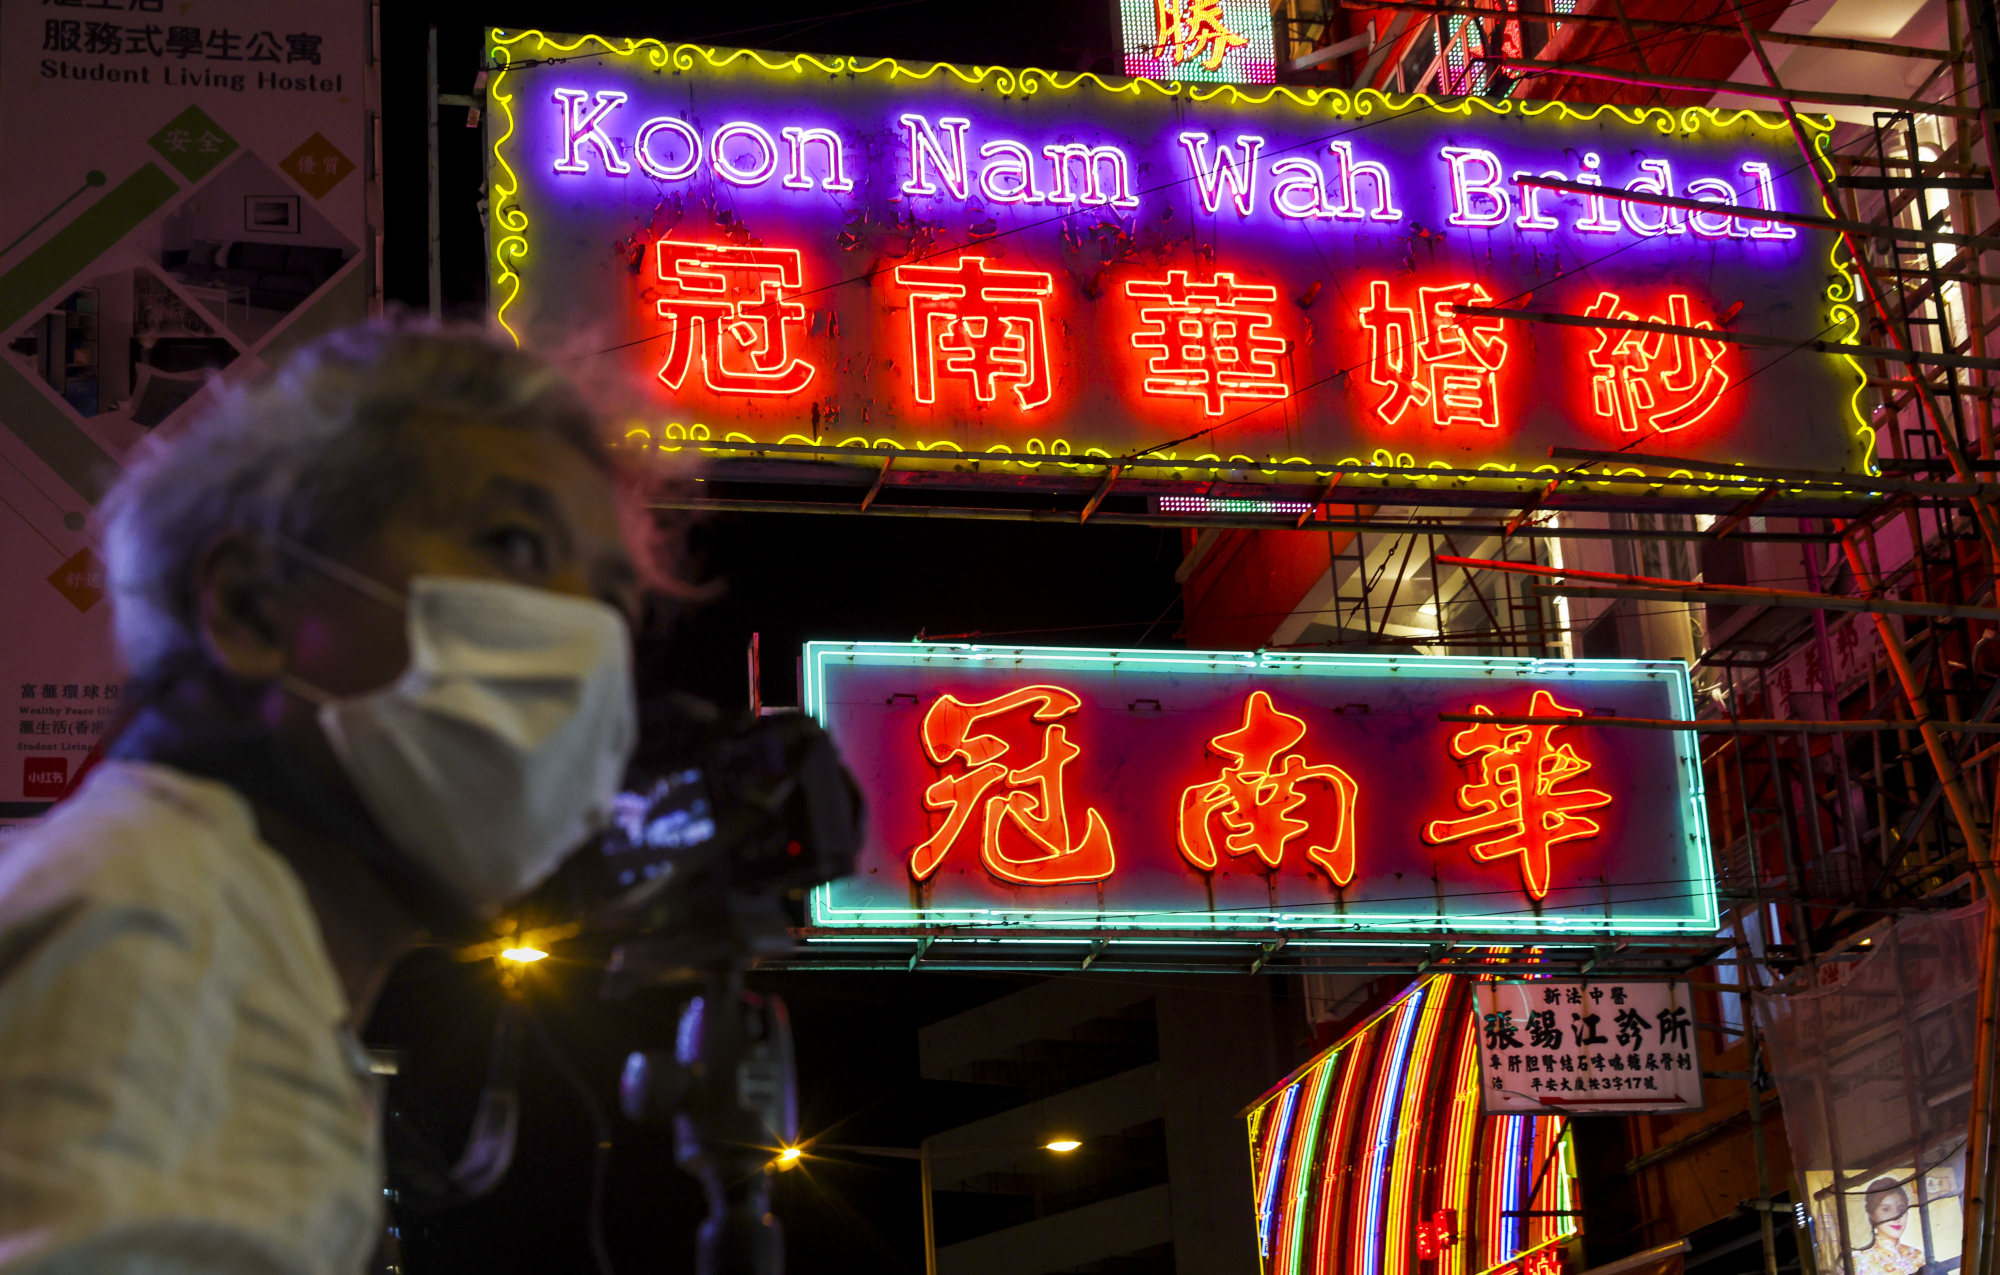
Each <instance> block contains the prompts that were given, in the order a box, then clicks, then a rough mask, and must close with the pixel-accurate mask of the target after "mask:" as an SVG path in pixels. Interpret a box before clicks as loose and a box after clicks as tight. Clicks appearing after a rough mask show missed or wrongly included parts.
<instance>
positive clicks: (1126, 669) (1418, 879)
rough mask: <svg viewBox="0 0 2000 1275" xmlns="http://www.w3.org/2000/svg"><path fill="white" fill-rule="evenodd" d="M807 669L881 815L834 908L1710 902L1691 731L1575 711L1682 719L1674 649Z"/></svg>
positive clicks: (1681, 910)
mask: <svg viewBox="0 0 2000 1275" xmlns="http://www.w3.org/2000/svg"><path fill="white" fill-rule="evenodd" d="M805 668H806V678H807V708H808V711H810V712H811V713H812V714H813V715H814V716H815V717H816V718H818V720H819V721H820V722H821V723H823V724H824V725H825V726H826V728H827V729H828V730H829V731H830V732H831V733H832V735H833V738H834V740H835V742H836V743H837V744H838V745H839V746H840V749H841V752H842V753H843V755H844V756H845V757H846V758H847V761H848V764H849V765H850V766H851V767H852V768H853V769H854V771H855V773H856V774H857V775H858V776H859V778H860V780H861V784H862V787H863V788H864V790H865V791H866V793H867V798H868V809H869V824H870V827H869V835H870V841H869V844H868V847H867V849H866V851H865V852H864V854H863V857H862V861H861V865H860V870H859V871H858V872H857V873H856V874H855V875H854V876H853V877H851V878H849V879H847V880H844V881H840V882H837V883H835V884H834V885H832V886H830V887H827V888H825V889H823V890H821V891H820V892H819V893H818V894H817V896H816V897H815V899H814V905H813V920H814V924H815V925H817V926H820V927H828V928H832V927H841V926H897V927H928V926H937V927H966V926H971V927H980V926H991V927H996V928H1005V929H1012V930H1017V931H1018V930H1021V929H1024V928H1028V929H1034V928H1043V929H1046V928H1056V929H1061V928H1087V929H1089V930H1091V931H1093V932H1099V931H1107V930H1121V929H1131V930H1147V929H1172V930H1178V931H1190V932H1198V933H1206V934H1215V935H1226V934H1227V933H1229V932H1231V931H1235V930H1244V929H1254V930H1258V931H1266V932H1267V931H1269V930H1270V929H1271V928H1273V927H1274V926H1275V927H1279V928H1294V929H1300V930H1321V931H1334V932H1337V931H1343V930H1345V931H1356V930H1362V931H1405V932H1413V933H1423V934H1430V933H1436V932H1440V931H1446V930H1449V931H1455V932H1458V933H1462V934H1487V933H1490V934H1494V935H1510V934H1522V933H1527V934H1537V935H1543V936H1553V935H1563V934H1631V935H1643V934H1672V933H1678V932H1686V931H1701V932H1712V931H1713V930H1714V927H1715V924H1716V921H1715V896H1714V889H1713V882H1712V880H1711V878H1710V875H1709V867H1708V864H1709V857H1708V837H1707V829H1706V825H1705V823H1704V821H1703V814H1702V807H1701V800H1702V798H1701V774H1700V768H1699V765H1698V764H1697V761H1696V753H1695V751H1694V748H1693V743H1692V740H1693V736H1692V735H1691V734H1689V733H1686V732H1654V731H1630V730H1619V729H1617V728H1615V727H1602V726H1592V725H1591V724H1590V722H1589V719H1590V718H1591V717H1592V716H1602V715H1611V716H1627V717H1650V718H1655V719H1657V718H1674V719H1683V720H1684V719H1685V718H1687V717H1688V716H1690V715H1691V708H1692V705H1691V702H1690V697H1689V690H1688V680H1687V671H1686V668H1685V666H1684V665H1681V664H1679V663H1676V662H1663V663H1653V662H1643V661H1631V660H1574V661H1570V660H1504V659H1456V658H1408V657H1397V656H1362V655H1354V656H1346V655H1299V656H1270V655H1264V656H1257V655H1249V654H1242V655H1238V654H1228V653H1207V652H1158V651H1151V652H1149V651H1108V650H1082V649H1068V648H1056V647H1039V648H996V647H965V646H932V645H922V644H903V643H834V642H816V643H812V644H810V645H808V647H807V648H806V663H805ZM1441 715H1445V716H1456V717H1460V718H1463V719H1465V720H1460V721H1447V720H1443V716H1441ZM1519 718H1529V719H1533V720H1531V721H1526V722H1523V721H1519V720H1514V719H1519Z"/></svg>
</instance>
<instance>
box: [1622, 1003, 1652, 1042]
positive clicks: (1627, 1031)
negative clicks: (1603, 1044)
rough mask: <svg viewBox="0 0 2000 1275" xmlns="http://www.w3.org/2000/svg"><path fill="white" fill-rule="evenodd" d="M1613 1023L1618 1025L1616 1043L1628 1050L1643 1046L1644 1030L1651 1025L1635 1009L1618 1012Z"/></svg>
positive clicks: (1650, 1022)
mask: <svg viewBox="0 0 2000 1275" xmlns="http://www.w3.org/2000/svg"><path fill="white" fill-rule="evenodd" d="M1613 1021H1614V1022H1616V1023H1617V1024H1618V1043H1619V1044H1621V1045H1624V1046H1627V1047H1628V1048H1629V1047H1630V1046H1632V1045H1640V1044H1644V1043H1645V1040H1646V1034H1645V1033H1646V1029H1647V1028H1648V1027H1651V1026H1652V1025H1653V1024H1652V1021H1651V1020H1649V1019H1648V1018H1647V1017H1646V1016H1645V1015H1644V1014H1642V1013H1640V1012H1639V1011H1638V1010H1636V1009H1621V1010H1619V1011H1618V1017H1617V1018H1616V1019H1614V1020H1613Z"/></svg>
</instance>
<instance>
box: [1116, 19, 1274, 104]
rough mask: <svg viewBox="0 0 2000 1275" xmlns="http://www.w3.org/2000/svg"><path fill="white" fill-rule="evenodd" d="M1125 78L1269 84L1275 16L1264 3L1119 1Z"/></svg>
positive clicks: (1272, 65)
mask: <svg viewBox="0 0 2000 1275" xmlns="http://www.w3.org/2000/svg"><path fill="white" fill-rule="evenodd" d="M1118 9H1119V17H1120V28H1121V33H1122V34H1123V36H1124V40H1125V74H1127V75H1144V76H1151V77H1153V78H1155V79H1162V80H1197V81H1209V82H1218V81H1220V82H1229V81H1233V82H1235V83H1238V84H1269V83H1270V82H1271V81H1272V80H1274V79H1276V78H1277V53H1276V49H1275V48H1274V41H1273V34H1272V30H1271V10H1270V7H1269V6H1268V5H1265V4H1263V3H1261V2H1260V0H1120V3H1119V7H1118Z"/></svg>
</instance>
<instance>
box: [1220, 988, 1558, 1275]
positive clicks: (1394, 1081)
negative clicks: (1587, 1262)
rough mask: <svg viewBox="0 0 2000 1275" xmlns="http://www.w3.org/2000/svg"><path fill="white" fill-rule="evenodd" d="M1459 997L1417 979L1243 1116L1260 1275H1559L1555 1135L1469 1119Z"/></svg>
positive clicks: (1473, 1019)
mask: <svg viewBox="0 0 2000 1275" xmlns="http://www.w3.org/2000/svg"><path fill="white" fill-rule="evenodd" d="M1474 987H1475V985H1474V984H1473V983H1472V982H1471V981H1470V980H1468V979H1466V978H1463V977H1455V976H1452V975H1435V974H1434V975H1432V976H1430V977H1429V978H1425V979H1421V980H1419V981H1418V982H1417V983H1416V984H1414V985H1413V986H1412V987H1410V989H1409V990H1408V991H1405V992H1404V993H1403V994H1402V995H1400V996H1398V997H1397V998H1396V999H1395V1000H1393V1001H1391V1002H1390V1003H1389V1004H1388V1005H1387V1006H1385V1007H1383V1009H1382V1010H1381V1011H1380V1012H1379V1013H1377V1014H1376V1015H1375V1016H1374V1017H1372V1018H1370V1019H1369V1020H1368V1021H1367V1022H1365V1023H1363V1024H1362V1025H1361V1026H1360V1027H1358V1028H1356V1029H1355V1030H1354V1031H1352V1032H1350V1033H1349V1034H1348V1035H1347V1036H1345V1037H1344V1038H1342V1039H1341V1040H1340V1041H1339V1042H1338V1043H1336V1044H1335V1045H1333V1046H1332V1047H1331V1048H1329V1049H1327V1050H1326V1051H1325V1052H1323V1053H1321V1054H1320V1055H1319V1056H1318V1057H1316V1058H1314V1059H1313V1060H1312V1061H1310V1062H1308V1063H1307V1064H1306V1065H1305V1066H1303V1067H1301V1068H1299V1069H1298V1070H1297V1071H1295V1072H1293V1073H1292V1074H1291V1075H1289V1076H1287V1077H1285V1079H1283V1080H1282V1081H1280V1082H1279V1083H1278V1084H1277V1085H1276V1086H1274V1087H1273V1088H1272V1089H1271V1090H1270V1091H1269V1092H1268V1093H1266V1094H1265V1095H1264V1097H1263V1098H1261V1099H1260V1100H1258V1102H1257V1103H1256V1104H1255V1105H1254V1106H1252V1107H1251V1109H1250V1112H1249V1116H1248V1120H1249V1132H1250V1162H1251V1181H1250V1190H1251V1202H1252V1207H1253V1208H1254V1210H1255V1212H1256V1219H1257V1242H1258V1256H1259V1258H1260V1265H1261V1269H1262V1270H1263V1271H1264V1272H1265V1275H1480V1273H1481V1272H1485V1273H1486V1275H1496V1273H1497V1272H1500V1271H1506V1272H1510V1273H1511V1275H1560V1272H1561V1269H1562V1268H1561V1258H1560V1256H1559V1249H1558V1247H1557V1246H1558V1245H1560V1244H1561V1243H1562V1242H1563V1241H1564V1240H1566V1239H1569V1238H1570V1237H1571V1236H1573V1235H1575V1234H1576V1229H1577V1228H1576V1217H1577V1213H1576V1212H1575V1210H1576V1182H1575V1179H1574V1177H1573V1176H1572V1170H1571V1167H1570V1165H1571V1157H1570V1156H1569V1155H1568V1154H1567V1150H1568V1148H1567V1147H1566V1145H1565V1144H1566V1142H1567V1139H1568V1136H1569V1132H1568V1120H1567V1119H1566V1118H1565V1117H1563V1116H1561V1115H1556V1114H1550V1115H1489V1114H1485V1113H1483V1112H1482V1111H1481V1110H1480V1101H1479V1095H1480V1089H1479V1056H1480V1055H1479V1019H1478V1017H1477V1015H1476V1014H1475V1012H1474V1008H1475V1007H1474V1002H1473V991H1474Z"/></svg>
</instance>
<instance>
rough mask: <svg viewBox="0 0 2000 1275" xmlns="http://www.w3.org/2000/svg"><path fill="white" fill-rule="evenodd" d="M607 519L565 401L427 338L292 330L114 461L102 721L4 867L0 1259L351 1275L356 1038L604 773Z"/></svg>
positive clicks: (604, 481)
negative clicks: (111, 682) (120, 712)
mask: <svg viewBox="0 0 2000 1275" xmlns="http://www.w3.org/2000/svg"><path fill="white" fill-rule="evenodd" d="M622 508H623V506H622V505H621V501H620V499H619V491H618V489H617V486H616V484H615V483H614V476H613V472H612V466H611V464H610V462H609V459H608V457H607V455H606V453H605V451H604V449H603V444H602V441H601V436H600V434H599V432H598V430H597V427H596V422H595V421H594V419H593V416H592V413H591V412H590V410H589V409H588V407H587V406H586V405H585V403H584V402H583V400H582V399H581V398H580V397H579V396H578V394H577V393H576V391H575V390H574V389H573V388H572V387H570V386H569V385H568V384H566V383H565V382H564V381H563V380H562V379H561V378H560V377H558V376H557V375H556V374H554V373H553V372H552V371H551V370H550V369H549V368H548V367H547V366H546V365H544V364H543V363H541V362H540V361H539V360H537V359H535V358H532V357H530V356H528V355H525V354H522V353H520V352H519V351H517V350H515V349H513V348H512V347H511V346H508V345H505V344H501V343H497V342H495V341H494V340H492V339H490V338H488V337H487V336H485V335H484V334H481V333H478V332H474V331H459V330H450V329H435V328H424V329H402V330H398V329H395V328H393V327H387V326H370V327H364V328H357V329H354V330H351V331H347V332H343V333H338V334H335V335H334V336H331V337H328V338H326V339H323V340H321V341H319V342H318V343H317V344H314V345H312V346H309V347H307V348H306V349H304V350H303V351H301V352H300V353H299V354H297V355H296V356H295V357H294V358H292V359H291V361H290V362H288V363H287V364H286V365H285V366H284V367H283V368H282V369H281V370H280V371H279V372H278V373H277V374H276V375H275V376H274V377H272V378H270V379H269V380H268V381H266V382H265V383H263V384H261V385H258V386H255V387H253V388H249V389H246V390H239V391H236V392H233V393H229V394H226V395H224V396H223V398H222V399H221V401H220V403H219V405H218V406H217V407H216V408H215V409H214V410H213V411H211V412H210V413H209V414H208V415H207V416H206V418H205V419H203V420H202V421H201V422H200V423H198V424H197V425H195V426H194V427H193V428H192V429H191V430H189V431H188V432H187V433H186V434H185V435H184V436H183V437H181V438H179V439H178V440H177V441H175V442H174V443H173V444H172V445H170V446H167V447H164V448H161V449H158V450H155V451H152V452H149V453H148V454H147V455H146V456H145V457H144V458H143V459H142V460H140V461H139V463H138V464H136V465H135V466H133V467H132V469H131V470H129V471H128V472H127V473H126V474H125V476H124V478H123V480H122V481H121V482H120V483H119V485H118V486H117V488H116V490H115V491H114V492H113V493H112V494H111V497H110V499H109V501H108V502H107V505H106V507H105V510H104V515H105V522H104V526H105V546H104V552H105V556H106V558H107V561H108V565H109V570H110V578H111V590H112V596H113V601H114V605H115V608H116V610H115V621H116V632H117V639H118V645H119V649H120V651H121V653H122V654H123V656H124V658H125V660H126V663H127V665H128V667H129V670H130V673H131V677H132V690H131V692H130V694H129V696H128V699H129V700H130V701H131V704H132V708H133V711H134V714H135V715H134V716H133V717H132V718H131V719H130V721H129V724H128V725H127V727H126V729H125V730H124V731H123V732H122V733H121V734H120V735H119V737H118V739H117V740H116V742H115V744H114V745H113V746H112V747H111V748H110V749H109V751H108V754H107V759H106V760H105V762H104V763H103V764H101V765H100V766H98V767H97V769H96V770H94V771H93V772H92V773H91V774H90V776H89V778H88V780H87V781H86V782H85V783H84V784H83V786H82V787H81V789H80V790H79V791H78V792H76V793H75V794H74V795H72V796H71V797H70V798H69V799H68V800H66V801H64V802H63V803H62V804H61V805H59V806H58V807H57V808H56V809H55V810H54V811H53V812H52V813H51V814H50V815H49V816H48V817H47V818H46V819H45V820H43V821H42V823H41V824H40V825H39V826H37V827H35V828H34V829H33V830H31V831H28V832H25V833H23V834H20V835H19V836H18V837H17V838H16V839H14V840H12V841H10V842H8V843H6V845H5V847H4V848H0V1272H6V1273H7V1275H17V1273H20V1275H25V1273H27V1272H35V1273H36V1275H54V1273H56V1272H65V1273H66V1272H78V1273H83V1272H89V1273H91V1275H103V1273H106V1272H113V1273H115V1272H131V1273H133V1275H139V1273H141V1272H143V1273H146V1275H179V1273H181V1272H187V1273H189V1275H192V1273H193V1272H259V1273H264V1272H270V1273H272V1275H278V1273H283V1275H293V1273H297V1275H307V1273H312V1275H318V1273H320V1272H325V1273H327V1275H334V1273H336V1272H338V1273H339V1275H354V1273H355V1272H358V1271H359V1270H361V1268H362V1267H363V1265H364V1263H365V1262H366V1260H367V1258H368V1255H369V1254H370V1252H371V1251H372V1250H373V1247H374V1245H375V1243H376V1241H377V1238H378V1232H379V1209H380V1203H381V1199H382V1181H381V1164H380V1159H381V1155H380V1141H379V1134H378V1121H377V1113H376V1110H375V1095H374V1092H373V1090H372V1088H371V1085H370V1081H369V1076H368V1072H369V1068H368V1061H367V1058H366V1056H365V1055H364V1054H363V1053H362V1051H361V1050H360V1049H359V1047H358V1046H357V1044H356V1042H355V1032H356V1031H357V1030H358V1028H359V1027H360V1025H361V1024H362V1023H363V1022H364V1021H365V1020H366V1019H367V1017H368V1013H369V1007H370V1005H371V1003H372V1002H373V1000H374V998H375V996H376V994H377V992H378V990H379V989H380V988H381V986H382V983H383V980H384V978H385V977H386V975H387V974H388V972H389V970H390V968H391V966H393V965H394V964H395V963H396V961H397V960H398V959H399V957H400V956H401V955H402V954H403V953H404V952H406V951H407V950H408V949H409V948H410V946H411V945H412V943H413V942H415V941H416V939H417V938H418V937H419V935H420V933H421V932H422V931H424V930H425V929H426V928H427V927H431V926H434V925H437V924H439V923H447V922H453V921H460V920H463V919H465V918H469V917H473V916H478V915H481V914H488V913H490V912H491V911H492V910H493V909H494V908H495V907H496V906H497V905H499V904H501V903H502V902H504V901H506V900H507V899H510V898H512V897H514V896H516V895H519V894H520V893H522V892H524V891H525V890H527V889H528V888H529V887H531V886H533V885H534V884H535V883H536V882H537V881H539V880H541V879H542V878H543V877H545V876H546V875H547V874H548V873H549V872H550V871H551V870H552V869H553V868H554V866H555V865H556V864H557V862H558V861H559V860H560V859H561V858H562V857H563V856H564V854H565V853H566V852H567V851H569V850H571V849H573V848H574V847H576V846H577V845H578V844H580V843H581V841H582V840H583V839H584V838H585V837H586V836H587V835H588V834H589V832H590V831H591V830H592V829H593V827H594V826H595V824H596V823H597V821H598V820H599V819H600V818H601V817H602V815H603V814H604V813H605V811H606V810H607V809H608V807H609V804H610V799H611V797H612V796H613V794H614V792H615V790H616V787H617V784H618V781H619V780H620V778H621V777H622V771H623V768H624V764H625V761H626V758H627V756H628V754H629V752H630V749H631V746H632V743H633V733H634V724H633V723H634V713H633V706H632V689H631V655H630V632H629V630H630V624H631V617H632V615H633V613H634V610H635V608H636V607H637V605H638V595H639V572H638V570H637V568H636V566H635V563H634V558H633V556H632V552H631V548H630V546H629V544H628V541H627V538H626V536H625V534H624V526H625V523H624V520H623V519H622V518H621V509H622Z"/></svg>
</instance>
